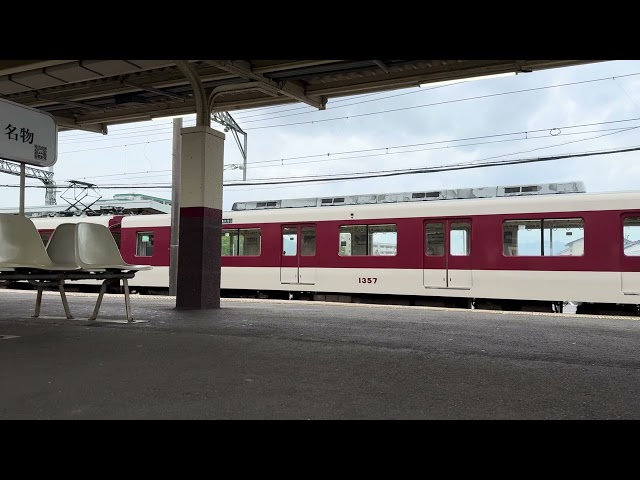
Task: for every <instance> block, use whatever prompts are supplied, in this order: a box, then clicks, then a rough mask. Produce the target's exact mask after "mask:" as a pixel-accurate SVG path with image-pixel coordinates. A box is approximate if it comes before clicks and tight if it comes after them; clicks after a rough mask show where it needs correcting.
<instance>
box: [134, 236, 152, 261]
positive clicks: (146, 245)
mask: <svg viewBox="0 0 640 480" xmlns="http://www.w3.org/2000/svg"><path fill="white" fill-rule="evenodd" d="M136 256H137V257H151V256H153V232H138V234H137V236H136Z"/></svg>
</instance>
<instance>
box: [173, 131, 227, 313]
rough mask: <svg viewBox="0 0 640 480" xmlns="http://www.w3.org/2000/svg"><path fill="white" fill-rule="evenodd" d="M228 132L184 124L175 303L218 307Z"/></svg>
mask: <svg viewBox="0 0 640 480" xmlns="http://www.w3.org/2000/svg"><path fill="white" fill-rule="evenodd" d="M224 138H225V136H224V134H223V133H221V132H218V131H216V130H213V129H212V128H211V127H207V126H196V127H190V128H183V129H182V162H181V167H180V225H179V232H180V233H179V240H178V245H179V246H178V281H177V289H176V308H182V309H206V308H220V273H221V268H220V249H221V246H220V242H221V234H222V175H223V161H224V158H223V157H224Z"/></svg>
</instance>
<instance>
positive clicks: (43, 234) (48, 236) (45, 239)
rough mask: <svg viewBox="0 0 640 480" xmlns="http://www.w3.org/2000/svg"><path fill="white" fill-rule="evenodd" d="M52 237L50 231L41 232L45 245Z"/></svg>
mask: <svg viewBox="0 0 640 480" xmlns="http://www.w3.org/2000/svg"><path fill="white" fill-rule="evenodd" d="M50 237H51V234H50V233H41V234H40V238H41V239H42V243H43V244H44V245H45V247H46V246H47V242H48V241H49V238H50Z"/></svg>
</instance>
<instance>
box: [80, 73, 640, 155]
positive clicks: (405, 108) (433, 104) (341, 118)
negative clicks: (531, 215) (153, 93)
mask: <svg viewBox="0 0 640 480" xmlns="http://www.w3.org/2000/svg"><path fill="white" fill-rule="evenodd" d="M635 75H640V72H637V73H629V74H625V75H617V76H615V77H604V78H596V79H591V80H581V81H578V82H570V83H563V84H556V85H546V86H542V87H534V88H528V89H523V90H514V91H511V92H500V93H494V94H487V95H478V96H475V97H467V98H461V99H454V100H447V101H442V102H434V103H428V104H423V105H414V106H410V107H403V108H397V109H391V110H382V111H378V112H368V113H362V114H355V115H350V116H346V117H334V118H328V119H320V120H311V121H307V122H294V123H286V124H279V125H265V126H262V127H248V128H244V130H257V129H264V128H276V127H282V126H294V125H307V124H313V123H320V122H329V121H334V120H347V119H350V118H358V117H364V116H370V115H378V114H382V113H393V112H398V111H403V110H411V109H414V108H424V107H430V106H437V105H445V104H449V103H457V102H465V101H469V100H478V99H483V98H490V97H496V96H502V95H512V94H515V93H526V92H532V91H538V90H546V89H550V88H559V87H566V86H573V85H580V84H587V83H593V82H601V81H605V80H614V81H615V79H616V78H622V77H630V76H635ZM448 86H451V85H442V86H440V87H431V88H427V89H421V90H420V91H429V90H434V89H436V88H442V87H448ZM420 91H416V92H406V93H400V94H395V95H389V96H385V97H382V98H377V99H372V100H363V101H360V102H353V103H350V104H347V105H339V106H337V107H334V108H332V110H334V109H336V108H343V107H346V106H352V105H357V104H362V103H368V102H373V101H379V100H384V99H386V98H392V97H397V96H402V95H408V94H414V93H420ZM623 91H624V90H623ZM625 93H626V92H625ZM301 108H306V107H301ZM309 113H318V111H317V110H312V111H309V112H300V113H294V114H289V115H281V116H274V117H270V118H268V119H258V120H248V121H246V122H245V123H253V122H264V121H269V120H274V119H277V118H284V117H289V116H294V115H307V114H309ZM243 118H246V117H242V116H239V117H237V118H236V119H237V120H242V119H243ZM133 128H135V127H133ZM163 128H164V127H163ZM145 131H155V130H145ZM166 133H169V132H166ZM153 135H161V133H157V134H153ZM140 136H145V135H134V136H124V135H123V136H122V137H118V139H122V138H137V137H140ZM109 140H112V138H102V139H87V140H79V141H75V142H73V141H72V142H69V143H87V142H95V141H109Z"/></svg>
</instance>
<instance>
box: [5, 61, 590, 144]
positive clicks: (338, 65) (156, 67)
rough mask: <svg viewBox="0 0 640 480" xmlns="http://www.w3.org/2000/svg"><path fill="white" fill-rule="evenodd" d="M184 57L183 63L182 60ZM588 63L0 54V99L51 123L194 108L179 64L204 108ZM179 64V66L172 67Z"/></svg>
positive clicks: (321, 101) (99, 127)
mask: <svg viewBox="0 0 640 480" xmlns="http://www.w3.org/2000/svg"><path fill="white" fill-rule="evenodd" d="M183 62H184V63H183ZM592 62H594V61H593V60H589V61H585V60H184V61H182V60H0V97H1V98H5V99H7V100H10V101H13V102H16V103H20V104H23V105H26V106H30V107H34V108H37V109H40V110H43V111H46V112H49V113H50V114H52V115H53V116H54V117H55V118H56V120H57V123H58V128H59V130H61V131H62V130H75V129H79V130H88V131H93V132H99V133H105V134H106V133H107V127H108V126H109V125H115V124H122V123H131V122H136V121H144V120H150V119H152V118H156V117H171V116H177V115H188V114H193V113H196V109H197V106H196V100H195V95H194V90H193V87H192V84H191V83H190V81H189V79H188V78H187V76H186V75H185V73H184V72H185V70H184V65H185V63H186V64H187V65H188V66H187V68H188V70H189V71H190V72H192V73H193V74H194V75H195V76H196V77H197V78H199V80H200V81H201V82H202V86H203V87H204V93H205V95H206V96H207V97H208V98H209V106H210V107H211V110H210V111H211V112H225V111H226V112H233V111H234V110H244V109H249V108H259V107H268V106H274V105H284V104H290V103H304V104H308V105H310V106H312V107H314V108H318V109H324V108H330V103H329V104H327V102H328V101H329V100H330V99H332V98H338V97H344V96H352V95H358V94H366V93H375V92H383V91H389V90H396V89H402V88H408V87H415V86H418V85H421V84H428V83H433V82H440V81H445V80H455V79H464V78H470V77H476V76H481V75H492V74H499V73H508V72H518V73H524V72H533V71H536V70H543V69H548V68H558V67H568V66H572V65H579V64H584V63H592ZM180 64H182V67H181V66H180Z"/></svg>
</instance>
